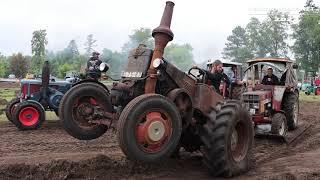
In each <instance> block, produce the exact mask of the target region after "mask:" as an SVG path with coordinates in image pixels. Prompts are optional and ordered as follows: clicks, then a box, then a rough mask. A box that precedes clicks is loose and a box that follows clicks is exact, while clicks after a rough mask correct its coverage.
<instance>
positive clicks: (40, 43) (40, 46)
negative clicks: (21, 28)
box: [31, 30, 48, 73]
mask: <svg viewBox="0 0 320 180" xmlns="http://www.w3.org/2000/svg"><path fill="white" fill-rule="evenodd" d="M46 36H47V32H46V30H38V31H34V32H33V33H32V39H31V52H32V55H33V58H32V71H33V72H34V73H39V72H40V69H41V67H42V65H43V62H44V57H45V52H46V45H47V44H48V40H47V38H46Z"/></svg>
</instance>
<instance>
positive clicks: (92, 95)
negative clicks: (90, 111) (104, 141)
mask: <svg viewBox="0 0 320 180" xmlns="http://www.w3.org/2000/svg"><path fill="white" fill-rule="evenodd" d="M85 106H88V107H90V108H91V107H97V106H98V107H99V108H102V109H103V111H104V112H110V113H112V112H113V111H114V109H113V106H112V104H111V103H110V99H109V93H108V91H107V90H106V89H105V88H103V87H102V86H100V85H98V84H95V83H92V82H91V83H83V84H79V85H76V86H74V87H72V88H71V89H70V90H69V91H68V92H67V93H66V94H65V95H64V96H63V98H62V100H61V102H60V106H59V113H58V114H59V118H60V120H61V123H62V126H63V128H64V129H65V130H66V131H67V132H68V133H69V134H70V135H71V136H73V137H75V138H77V139H80V140H91V139H96V138H98V137H100V136H101V135H103V134H104V133H105V132H106V131H107V129H108V127H107V126H106V125H103V124H93V123H90V122H89V119H88V116H87V115H86V114H83V111H81V108H82V107H85Z"/></svg>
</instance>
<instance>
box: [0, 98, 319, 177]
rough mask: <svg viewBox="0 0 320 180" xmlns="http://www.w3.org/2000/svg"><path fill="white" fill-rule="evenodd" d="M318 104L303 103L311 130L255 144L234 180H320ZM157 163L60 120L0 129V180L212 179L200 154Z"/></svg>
mask: <svg viewBox="0 0 320 180" xmlns="http://www.w3.org/2000/svg"><path fill="white" fill-rule="evenodd" d="M319 111H320V102H313V103H311V102H310V103H301V105H300V118H299V119H300V121H301V122H302V123H310V124H312V127H311V128H309V130H308V131H306V133H305V134H304V135H303V136H301V137H300V138H299V139H297V141H295V142H294V143H292V144H290V145H287V144H284V143H281V142H279V141H276V140H269V139H265V138H264V139H261V138H259V139H256V141H255V146H254V163H253V167H252V169H251V170H250V171H249V172H248V173H246V174H244V175H242V176H239V177H236V178H234V179H288V180H292V179H320V159H319V157H320V116H319V115H318V114H317V113H318V112H319ZM181 154H182V156H181V158H180V159H169V160H167V161H165V162H161V163H159V164H139V163H134V162H131V161H129V160H127V159H126V158H125V157H124V155H123V154H122V152H121V150H120V148H119V147H118V145H117V139H116V136H115V132H113V131H109V132H108V133H106V134H105V135H104V136H102V137H100V138H98V139H96V140H92V141H80V140H77V139H75V138H72V137H71V136H69V135H68V134H67V133H66V132H65V131H64V130H63V129H62V128H61V126H60V125H59V122H58V121H47V122H46V123H45V125H44V126H43V127H42V128H41V129H39V130H36V131H18V130H17V129H16V128H15V127H14V126H13V125H11V124H10V123H8V122H2V123H1V124H0V179H17V178H22V179H178V178H179V179H180V178H183V179H213V178H212V177H210V176H209V175H208V173H207V171H206V168H205V167H204V166H203V165H202V162H201V159H202V157H201V155H200V154H199V153H192V154H191V153H186V152H181Z"/></svg>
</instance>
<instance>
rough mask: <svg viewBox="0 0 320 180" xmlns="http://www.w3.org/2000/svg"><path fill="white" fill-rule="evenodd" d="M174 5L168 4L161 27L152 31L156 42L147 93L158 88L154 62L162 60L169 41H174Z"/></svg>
mask: <svg viewBox="0 0 320 180" xmlns="http://www.w3.org/2000/svg"><path fill="white" fill-rule="evenodd" d="M173 7H174V3H173V2H171V1H167V2H166V7H165V8H164V11H163V14H162V18H161V22H160V25H159V26H158V27H157V28H155V29H154V30H153V31H152V37H153V38H154V40H155V46H154V52H153V55H152V59H151V63H150V67H149V70H148V75H149V77H148V78H147V79H146V84H145V93H154V92H155V86H156V82H157V79H156V73H157V71H156V69H155V68H154V67H153V66H152V64H153V61H154V60H155V59H157V58H162V57H163V53H164V49H165V47H166V46H167V44H168V42H169V41H172V39H173V36H174V35H173V32H172V31H171V29H170V26H171V19H172V13H173Z"/></svg>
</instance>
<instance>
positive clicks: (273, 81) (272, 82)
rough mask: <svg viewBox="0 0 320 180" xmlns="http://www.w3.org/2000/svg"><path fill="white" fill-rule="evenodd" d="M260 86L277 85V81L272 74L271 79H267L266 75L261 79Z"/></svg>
mask: <svg viewBox="0 0 320 180" xmlns="http://www.w3.org/2000/svg"><path fill="white" fill-rule="evenodd" d="M262 84H264V85H279V79H278V77H277V76H275V75H274V74H272V76H271V77H269V76H268V75H265V76H264V77H263V79H262Z"/></svg>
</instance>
